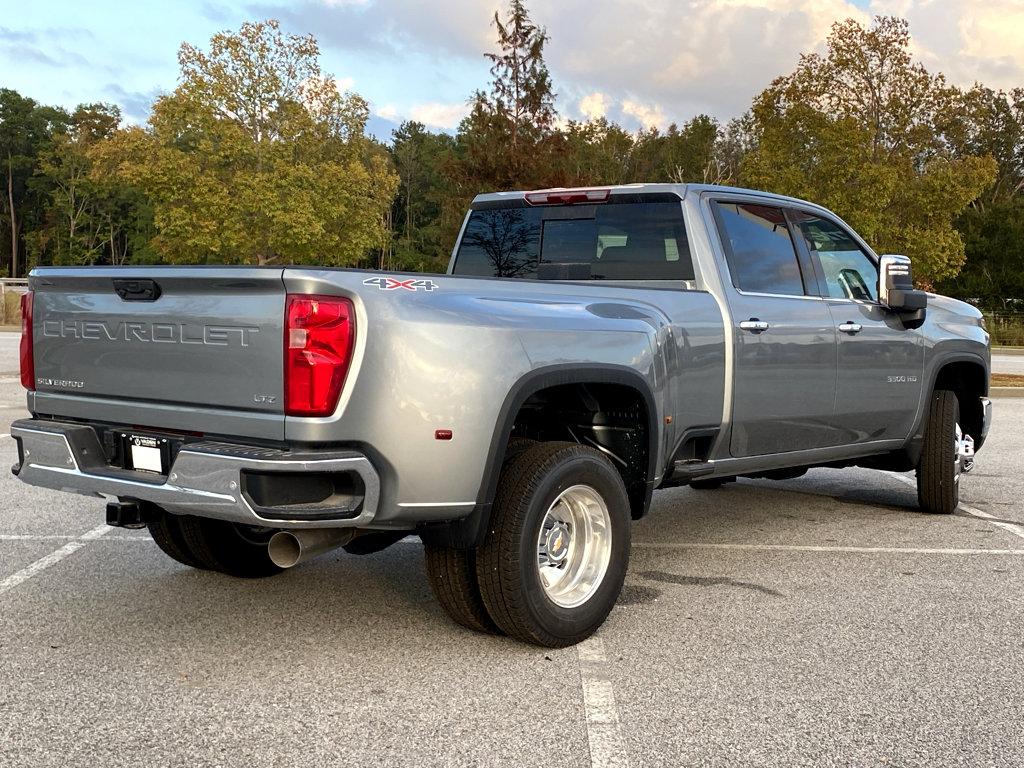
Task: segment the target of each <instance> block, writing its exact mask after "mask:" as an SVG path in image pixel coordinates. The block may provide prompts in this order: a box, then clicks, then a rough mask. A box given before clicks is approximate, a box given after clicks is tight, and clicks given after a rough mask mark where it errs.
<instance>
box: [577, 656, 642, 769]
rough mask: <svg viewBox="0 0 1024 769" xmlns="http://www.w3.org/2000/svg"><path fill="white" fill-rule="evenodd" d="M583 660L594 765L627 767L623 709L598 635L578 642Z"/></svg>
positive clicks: (580, 657) (582, 680) (584, 699)
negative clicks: (619, 706) (620, 724)
mask: <svg viewBox="0 0 1024 769" xmlns="http://www.w3.org/2000/svg"><path fill="white" fill-rule="evenodd" d="M576 653H577V654H578V655H579V660H580V683H581V685H582V687H583V709H584V711H586V716H587V742H588V743H589V744H590V765H591V766H595V767H597V766H602V767H603V766H626V765H628V764H629V760H628V758H627V756H626V742H625V740H623V739H622V732H621V730H620V729H619V710H618V708H617V707H616V706H615V692H613V691H612V682H611V681H610V680H609V678H608V660H607V658H606V657H605V653H604V642H603V641H602V640H601V639H600V638H598V637H597V636H591V637H590V638H588V639H587V640H585V641H583V642H581V643H579V644H577V645H576Z"/></svg>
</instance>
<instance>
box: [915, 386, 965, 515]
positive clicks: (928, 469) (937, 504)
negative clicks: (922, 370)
mask: <svg viewBox="0 0 1024 769" xmlns="http://www.w3.org/2000/svg"><path fill="white" fill-rule="evenodd" d="M963 438H964V436H963V432H962V430H961V429H960V404H959V402H958V401H957V398H956V393H954V392H951V391H949V390H936V391H935V392H934V393H933V394H932V400H931V403H930V404H929V408H928V425H927V427H925V431H924V447H923V448H922V450H921V459H920V460H919V461H918V464H917V501H918V504H919V505H920V506H921V509H922V510H925V511H926V512H929V513H941V514H945V515H948V514H950V513H952V512H953V511H954V510H956V506H957V505H958V504H959V503H960V474H961V472H963V460H964V456H965V449H964V440H963Z"/></svg>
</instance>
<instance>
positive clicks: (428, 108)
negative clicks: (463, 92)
mask: <svg viewBox="0 0 1024 769" xmlns="http://www.w3.org/2000/svg"><path fill="white" fill-rule="evenodd" d="M468 114H469V106H468V105H467V104H466V103H465V102H455V103H454V104H445V103H443V102H436V101H432V102H426V103H424V104H414V105H413V106H412V107H410V108H409V117H410V118H412V119H413V120H417V121H419V122H420V123H423V124H424V125H427V126H431V127H433V128H457V127H458V125H459V123H460V122H461V121H462V118H464V117H466V115H468Z"/></svg>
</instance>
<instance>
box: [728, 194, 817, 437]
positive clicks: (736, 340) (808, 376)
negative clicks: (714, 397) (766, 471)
mask: <svg viewBox="0 0 1024 769" xmlns="http://www.w3.org/2000/svg"><path fill="white" fill-rule="evenodd" d="M773 203H774V201H766V202H757V199H756V198H723V199H718V200H716V201H715V202H713V203H712V209H713V212H714V215H715V219H716V223H717V226H718V231H719V234H720V236H721V240H722V246H723V251H724V252H725V256H726V260H727V263H728V269H729V273H730V280H728V281H725V283H726V285H725V291H726V294H727V297H728V302H729V308H730V312H731V315H732V328H731V329H729V332H730V333H731V334H732V336H733V351H734V358H733V360H734V363H733V372H732V375H733V379H732V396H733V397H732V433H731V438H730V453H731V454H732V456H734V457H749V456H757V455H763V454H775V453H782V452H787V451H799V450H803V449H813V448H820V447H823V446H829V445H832V444H833V442H834V436H833V434H832V433H833V431H832V429H831V423H832V418H833V411H834V409H835V398H836V334H837V332H836V328H835V324H834V322H833V320H832V316H831V314H830V312H829V309H828V305H827V303H826V302H825V301H823V300H822V298H821V297H820V296H815V294H816V293H817V282H816V279H815V276H814V273H813V270H812V267H811V265H810V262H809V261H804V262H803V263H801V258H800V256H799V255H798V251H797V248H796V245H795V242H794V239H793V234H792V232H791V229H790V226H789V223H788V220H787V218H786V213H785V211H784V209H783V208H782V207H780V206H777V205H773Z"/></svg>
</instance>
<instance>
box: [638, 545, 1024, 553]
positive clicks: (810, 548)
mask: <svg viewBox="0 0 1024 769" xmlns="http://www.w3.org/2000/svg"><path fill="white" fill-rule="evenodd" d="M633 547H638V548H645V549H650V550H762V551H772V550H774V551H782V552H787V551H791V552H799V553H893V554H901V553H902V554H908V555H919V554H920V555H1017V556H1022V555H1024V549H1020V550H1008V549H998V548H968V547H857V546H854V545H766V544H757V543H745V542H634V543H633Z"/></svg>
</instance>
